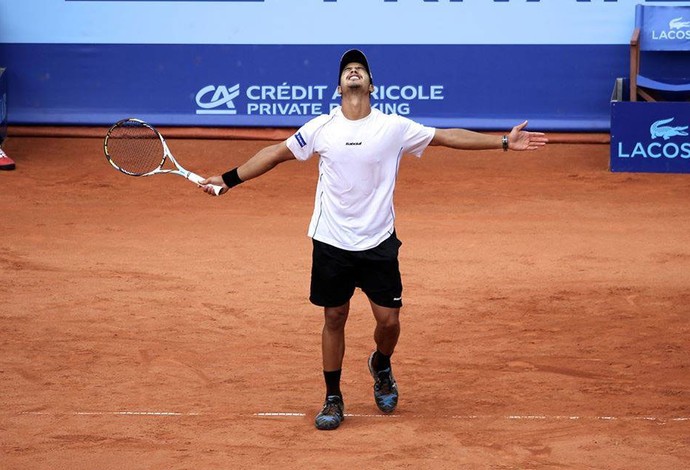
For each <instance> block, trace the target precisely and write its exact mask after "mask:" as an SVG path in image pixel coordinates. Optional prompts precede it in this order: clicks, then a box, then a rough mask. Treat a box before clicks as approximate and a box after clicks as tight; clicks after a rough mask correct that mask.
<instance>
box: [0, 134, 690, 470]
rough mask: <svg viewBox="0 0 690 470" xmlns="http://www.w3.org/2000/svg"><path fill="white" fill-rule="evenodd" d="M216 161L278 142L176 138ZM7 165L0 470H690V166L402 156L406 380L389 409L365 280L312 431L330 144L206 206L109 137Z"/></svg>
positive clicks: (593, 149) (36, 152)
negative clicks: (317, 212)
mask: <svg viewBox="0 0 690 470" xmlns="http://www.w3.org/2000/svg"><path fill="white" fill-rule="evenodd" d="M169 144H170V147H171V149H172V151H173V152H174V153H175V155H176V156H177V157H178V159H179V160H180V161H181V162H182V163H183V164H184V165H185V166H186V167H187V168H188V169H190V170H195V171H197V172H198V173H200V174H206V175H208V174H214V173H219V172H222V171H224V170H227V169H229V168H232V167H233V166H235V165H237V164H239V163H241V162H243V161H244V160H245V159H246V158H248V157H249V156H250V155H252V154H253V153H254V152H255V151H257V150H258V149H259V148H261V147H262V146H264V145H266V144H267V142H260V141H220V140H192V139H170V141H169ZM5 148H6V150H7V152H8V153H9V155H10V156H11V157H12V158H13V159H14V160H15V161H16V163H17V169H16V170H15V171H13V172H0V188H2V191H1V192H0V193H1V194H2V215H1V216H0V233H1V234H2V240H3V243H2V246H3V249H2V251H1V252H0V296H1V298H2V300H1V301H0V397H1V400H2V408H1V409H0V468H2V469H212V468H219V469H220V468H223V469H231V468H281V469H305V468H348V469H357V468H384V467H385V468H448V469H451V468H452V469H454V468H493V469H529V468H531V469H540V468H574V469H594V468H596V469H626V470H627V469H638V468H639V469H652V468H653V469H680V468H685V467H687V465H688V462H690V370H689V369H688V364H689V363H690V354H689V349H690V326H689V325H690V323H689V320H690V281H689V278H690V274H689V273H690V269H689V268H690V205H689V203H688V201H689V200H690V175H655V174H612V173H610V172H609V171H608V170H607V166H608V165H607V160H608V146H606V145H558V144H556V145H553V144H552V145H550V146H549V147H548V148H547V149H545V150H543V151H539V152H533V153H520V154H518V153H508V154H504V153H503V152H500V151H497V152H474V153H471V152H458V151H449V150H444V149H438V148H430V149H429V150H428V151H427V152H426V154H425V156H424V157H423V158H422V159H421V160H417V159H415V158H413V157H407V158H405V160H404V162H403V164H402V166H401V171H400V178H399V183H398V189H397V193H396V209H397V214H398V219H397V220H398V222H397V231H398V235H399V237H400V238H401V239H402V241H403V247H402V249H401V267H402V271H403V280H404V284H405V295H404V301H405V307H404V308H403V314H402V321H403V331H402V336H401V340H400V343H399V346H398V349H397V351H396V354H395V355H394V367H395V372H396V378H397V379H398V383H399V386H400V390H401V398H400V405H399V409H398V410H397V411H396V413H395V415H394V416H392V417H383V416H381V415H380V414H379V412H378V410H377V409H376V407H375V405H374V403H373V399H372V390H371V388H372V383H371V379H370V377H369V375H368V372H367V366H366V360H367V356H368V354H369V353H370V351H371V350H372V347H373V339H372V332H373V325H374V323H373V319H372V316H371V313H370V311H369V309H368V306H367V303H366V300H365V298H364V296H363V294H362V293H361V292H357V293H356V295H355V298H354V300H353V309H352V312H351V315H350V321H349V324H348V329H347V341H348V349H347V352H346V359H345V368H344V374H343V388H344V394H345V399H346V405H347V410H346V411H347V413H348V414H349V416H348V417H347V419H346V421H345V422H344V424H343V425H342V426H341V428H340V429H338V430H337V431H334V432H319V431H316V430H315V429H314V427H313V417H314V415H315V413H316V412H317V411H318V410H319V408H320V405H321V403H322V400H323V395H324V388H323V383H322V375H321V359H320V331H321V325H322V318H321V311H320V309H318V308H317V307H314V306H312V305H311V304H309V302H308V300H307V295H308V285H309V268H310V253H311V245H310V240H309V239H308V238H307V237H306V228H307V225H308V222H309V217H310V214H311V210H312V202H313V201H312V199H313V191H314V187H315V184H316V176H317V168H316V160H314V161H311V162H308V163H298V162H289V163H286V164H283V165H281V166H280V167H278V168H277V169H276V170H274V171H273V172H271V173H269V174H267V175H265V176H264V177H262V178H260V179H257V180H254V181H251V182H248V183H246V184H244V185H242V186H240V187H238V188H236V189H235V190H233V191H232V192H231V193H229V194H227V195H225V196H223V197H220V198H212V197H209V196H206V195H205V194H202V193H201V191H200V190H198V189H197V188H195V187H194V186H193V185H192V184H191V183H189V182H187V181H185V180H183V179H182V178H179V177H176V176H155V177H152V178H131V177H127V176H124V175H122V174H120V173H118V172H116V171H115V170H114V169H112V168H111V167H110V166H109V165H108V164H107V163H106V160H105V158H104V157H103V154H102V140H101V139H96V138H91V139H89V138H81V139H77V138H36V137H12V138H10V139H9V140H8V142H7V145H6V146H5Z"/></svg>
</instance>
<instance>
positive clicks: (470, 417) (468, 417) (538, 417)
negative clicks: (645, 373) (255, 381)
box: [254, 411, 690, 422]
mask: <svg viewBox="0 0 690 470" xmlns="http://www.w3.org/2000/svg"><path fill="white" fill-rule="evenodd" d="M254 416H257V417H259V418H271V417H298V418H303V417H305V416H307V414H306V413H292V412H284V411H278V412H261V413H254ZM345 417H353V418H389V419H391V418H398V419H400V418H406V417H407V418H414V419H455V420H466V421H470V420H495V419H505V420H511V421H535V420H541V421H564V420H571V421H577V420H583V421H585V420H589V421H658V422H669V421H675V422H681V421H690V417H671V418H661V417H658V416H559V415H556V416H546V415H508V416H492V415H482V416H480V415H396V414H392V415H385V414H357V413H345Z"/></svg>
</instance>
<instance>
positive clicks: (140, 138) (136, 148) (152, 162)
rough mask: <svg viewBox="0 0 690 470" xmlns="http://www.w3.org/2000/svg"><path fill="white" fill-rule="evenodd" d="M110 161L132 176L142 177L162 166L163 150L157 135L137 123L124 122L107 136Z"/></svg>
mask: <svg viewBox="0 0 690 470" xmlns="http://www.w3.org/2000/svg"><path fill="white" fill-rule="evenodd" d="M107 153H108V157H109V158H110V160H111V161H112V162H113V163H114V164H115V165H117V166H118V167H119V168H121V169H122V170H123V171H125V172H127V173H130V174H132V175H144V174H146V173H149V172H151V171H153V170H155V169H156V168H159V167H160V166H161V165H162V164H163V161H164V160H163V158H164V154H165V150H164V148H163V143H162V142H161V140H160V138H159V137H158V133H156V131H154V130H153V129H151V128H150V127H147V126H145V125H143V124H141V123H138V122H131V121H126V122H124V123H122V124H120V125H118V126H116V127H114V128H113V129H112V130H111V131H110V134H109V135H108V143H107Z"/></svg>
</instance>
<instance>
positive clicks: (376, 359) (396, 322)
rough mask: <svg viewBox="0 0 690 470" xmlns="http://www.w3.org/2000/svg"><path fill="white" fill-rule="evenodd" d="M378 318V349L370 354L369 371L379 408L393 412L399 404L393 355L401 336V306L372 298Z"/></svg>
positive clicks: (375, 336)
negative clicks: (390, 304) (385, 305)
mask: <svg viewBox="0 0 690 470" xmlns="http://www.w3.org/2000/svg"><path fill="white" fill-rule="evenodd" d="M369 302H370V303H371V310H372V312H373V313H374V318H375V319H376V329H375V330H374V341H375V342H376V351H374V352H373V353H372V354H371V355H370V356H369V373H371V376H372V377H373V378H374V401H375V402H376V406H377V407H378V408H379V410H381V411H383V412H384V413H392V412H393V411H394V410H395V408H396V406H398V396H399V394H398V384H397V382H396V381H395V377H394V376H393V367H392V366H391V356H392V355H393V352H394V351H395V346H396V345H397V344H398V338H399V337H400V308H399V307H383V306H381V305H377V304H376V303H375V302H373V301H372V300H371V299H370V300H369Z"/></svg>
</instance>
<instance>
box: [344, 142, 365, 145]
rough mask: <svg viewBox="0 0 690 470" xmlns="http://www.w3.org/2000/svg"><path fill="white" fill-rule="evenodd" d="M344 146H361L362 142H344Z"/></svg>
mask: <svg viewBox="0 0 690 470" xmlns="http://www.w3.org/2000/svg"><path fill="white" fill-rule="evenodd" d="M345 145H362V142H345Z"/></svg>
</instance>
